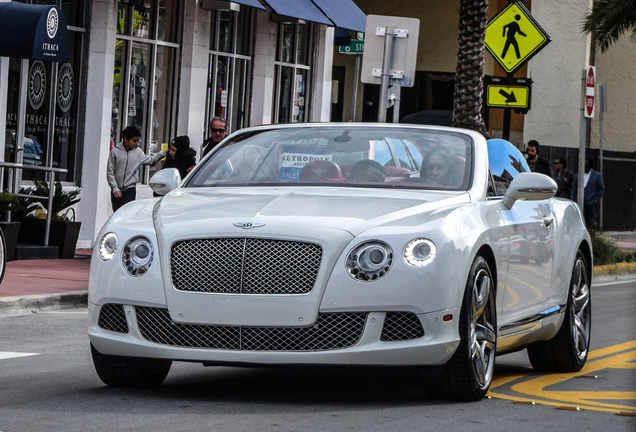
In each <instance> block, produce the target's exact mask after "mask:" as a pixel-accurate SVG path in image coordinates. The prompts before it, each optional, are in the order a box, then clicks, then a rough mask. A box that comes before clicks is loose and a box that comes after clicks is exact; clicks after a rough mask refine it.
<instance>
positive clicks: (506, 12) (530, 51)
mask: <svg viewBox="0 0 636 432" xmlns="http://www.w3.org/2000/svg"><path fill="white" fill-rule="evenodd" d="M551 40H552V39H551V38H550V36H548V34H547V33H546V32H545V30H543V29H542V28H541V26H540V25H539V23H537V22H536V21H535V19H534V17H533V16H532V15H531V14H530V11H528V9H526V7H525V6H524V5H523V4H522V3H519V2H514V3H510V4H509V5H508V6H506V8H505V9H503V10H502V11H501V12H499V13H498V14H497V15H496V16H495V17H494V18H493V19H492V20H490V22H488V25H487V26H486V38H485V40H484V45H485V46H486V49H488V51H489V52H490V54H492V56H493V57H494V58H495V60H497V62H498V63H499V64H500V65H501V67H502V68H504V70H505V71H506V72H508V73H509V74H514V73H515V72H516V71H518V70H519V69H520V68H521V67H522V66H523V65H524V64H526V62H527V61H528V60H530V58H531V57H532V56H534V55H535V54H536V53H538V52H539V51H540V50H541V49H542V48H543V47H544V46H546V45H547V44H548V43H550V41H551Z"/></svg>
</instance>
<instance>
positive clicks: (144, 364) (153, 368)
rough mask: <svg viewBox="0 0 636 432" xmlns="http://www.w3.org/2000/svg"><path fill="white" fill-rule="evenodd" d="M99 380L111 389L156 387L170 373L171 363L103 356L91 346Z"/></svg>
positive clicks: (168, 361) (167, 361)
mask: <svg viewBox="0 0 636 432" xmlns="http://www.w3.org/2000/svg"><path fill="white" fill-rule="evenodd" d="M91 354H92V356H93V365H94V366H95V371H96V372H97V375H98V376H99V379H101V380H102V382H103V383H104V384H106V385H109V386H111V387H156V386H158V385H160V384H161V383H162V382H163V381H164V380H165V379H166V376H167V375H168V372H170V366H172V361H170V360H157V359H138V358H131V357H119V356H110V355H104V354H102V353H100V352H99V351H97V349H96V348H95V347H94V346H93V344H91Z"/></svg>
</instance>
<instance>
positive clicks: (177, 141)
mask: <svg viewBox="0 0 636 432" xmlns="http://www.w3.org/2000/svg"><path fill="white" fill-rule="evenodd" d="M195 156H196V152H195V151H194V149H192V148H190V138H188V137H187V136H186V135H182V136H178V137H176V138H174V139H173V140H172V142H171V143H170V148H169V149H168V156H166V161H165V162H164V163H163V167H164V168H176V169H178V170H179V174H181V178H182V179H183V178H185V176H186V175H188V172H190V170H191V169H192V168H194V166H195V165H196V160H195V159H194V157H195Z"/></svg>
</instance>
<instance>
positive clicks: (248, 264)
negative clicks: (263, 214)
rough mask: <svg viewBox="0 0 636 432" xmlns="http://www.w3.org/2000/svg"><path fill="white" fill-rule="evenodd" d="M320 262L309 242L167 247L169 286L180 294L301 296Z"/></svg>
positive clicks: (206, 242)
mask: <svg viewBox="0 0 636 432" xmlns="http://www.w3.org/2000/svg"><path fill="white" fill-rule="evenodd" d="M321 258H322V248H321V247H320V246H319V245H316V244H313V243H302V242H296V241H286V240H269V239H253V238H213V239H196V240H184V241H180V242H176V243H175V244H174V245H173V246H172V252H171V255H170V260H171V262H170V268H171V274H172V284H173V286H174V287H175V288H176V289H177V290H180V291H196V292H207V293H230V294H305V293H308V292H310V291H311V290H312V288H313V286H314V283H315V282H316V277H317V276H318V268H319V267H320V260H321Z"/></svg>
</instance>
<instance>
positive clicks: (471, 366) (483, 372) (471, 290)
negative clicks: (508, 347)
mask: <svg viewBox="0 0 636 432" xmlns="http://www.w3.org/2000/svg"><path fill="white" fill-rule="evenodd" d="M460 314H461V315H460V319H459V336H460V341H459V346H458V347H457V350H456V351H455V354H454V355H453V357H452V358H451V359H450V360H449V362H448V363H446V365H445V366H444V369H443V371H442V373H441V374H440V375H439V376H437V377H433V378H428V379H427V380H426V381H427V387H426V390H425V391H426V394H427V395H429V396H432V397H435V398H442V399H453V400H462V401H478V400H481V399H482V398H483V397H484V396H485V395H486V392H488V388H489V387H490V383H491V382H492V377H493V373H494V369H495V351H496V347H497V308H496V304H495V287H494V284H493V278H492V274H491V272H490V268H489V267H488V263H487V262H486V260H485V259H483V258H482V257H481V256H478V257H477V258H475V261H474V262H473V265H472V267H471V269H470V274H469V277H468V281H467V282H466V289H465V292H464V300H463V302H462V309H461V313H460Z"/></svg>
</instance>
